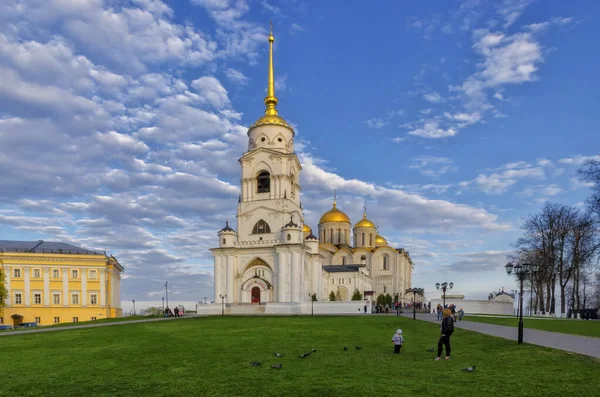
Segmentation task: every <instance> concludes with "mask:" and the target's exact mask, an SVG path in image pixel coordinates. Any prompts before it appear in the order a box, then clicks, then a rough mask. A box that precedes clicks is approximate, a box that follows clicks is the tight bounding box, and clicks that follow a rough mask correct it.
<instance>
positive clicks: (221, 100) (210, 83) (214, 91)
mask: <svg viewBox="0 0 600 397" xmlns="http://www.w3.org/2000/svg"><path fill="white" fill-rule="evenodd" d="M192 87H194V89H195V90H196V91H198V93H199V94H200V96H201V97H202V98H203V99H205V100H206V101H208V103H210V104H211V105H212V106H214V107H215V108H216V109H223V108H227V107H229V106H230V102H229V97H228V95H227V90H226V89H225V87H223V86H222V85H221V82H220V81H219V80H217V79H216V78H215V77H213V76H203V77H200V78H199V79H197V80H194V81H192Z"/></svg>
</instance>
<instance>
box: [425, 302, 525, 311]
mask: <svg viewBox="0 0 600 397" xmlns="http://www.w3.org/2000/svg"><path fill="white" fill-rule="evenodd" d="M438 303H439V304H442V299H432V300H431V312H432V313H433V312H435V308H436V307H437V305H438ZM452 304H455V305H456V309H457V310H459V309H461V308H462V309H463V310H464V311H465V315H469V314H500V315H511V314H514V306H513V304H512V303H510V302H501V301H488V300H464V299H446V305H452Z"/></svg>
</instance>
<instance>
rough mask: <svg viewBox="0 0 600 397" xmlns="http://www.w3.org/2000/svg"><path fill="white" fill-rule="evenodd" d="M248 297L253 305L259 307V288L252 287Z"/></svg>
mask: <svg viewBox="0 0 600 397" xmlns="http://www.w3.org/2000/svg"><path fill="white" fill-rule="evenodd" d="M250 296H251V299H252V301H251V303H252V304H253V305H260V287H253V288H252V291H251V295H250Z"/></svg>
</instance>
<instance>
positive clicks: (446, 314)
mask: <svg viewBox="0 0 600 397" xmlns="http://www.w3.org/2000/svg"><path fill="white" fill-rule="evenodd" d="M442 317H443V318H444V319H443V320H442V332H441V336H440V340H439V341H438V354H437V357H436V358H435V361H439V360H440V359H441V357H442V347H443V346H446V357H445V359H446V360H450V337H451V336H452V333H453V332H454V318H453V317H452V312H451V311H450V309H444V311H443V312H442Z"/></svg>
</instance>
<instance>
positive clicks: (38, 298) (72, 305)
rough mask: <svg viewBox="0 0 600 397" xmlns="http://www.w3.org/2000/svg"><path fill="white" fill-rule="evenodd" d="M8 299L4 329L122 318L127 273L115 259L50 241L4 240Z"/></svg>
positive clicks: (0, 315)
mask: <svg viewBox="0 0 600 397" xmlns="http://www.w3.org/2000/svg"><path fill="white" fill-rule="evenodd" d="M0 267H1V269H2V274H3V275H4V284H5V286H6V290H7V291H8V297H7V299H6V301H5V302H4V305H3V307H0V323H4V324H7V325H19V324H21V323H26V322H37V323H38V324H40V325H48V324H58V323H71V322H79V321H90V320H99V319H102V318H110V317H118V316H120V315H121V290H120V285H121V274H122V273H123V267H122V266H121V265H120V264H119V262H118V261H117V259H116V258H115V257H114V256H107V255H106V253H104V252H100V251H88V250H85V249H82V248H78V247H75V246H73V245H70V244H65V243H60V242H50V241H43V240H39V241H7V240H0Z"/></svg>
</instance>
